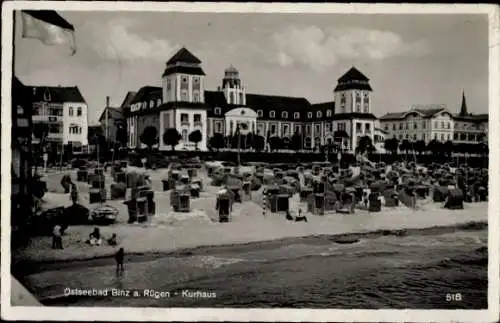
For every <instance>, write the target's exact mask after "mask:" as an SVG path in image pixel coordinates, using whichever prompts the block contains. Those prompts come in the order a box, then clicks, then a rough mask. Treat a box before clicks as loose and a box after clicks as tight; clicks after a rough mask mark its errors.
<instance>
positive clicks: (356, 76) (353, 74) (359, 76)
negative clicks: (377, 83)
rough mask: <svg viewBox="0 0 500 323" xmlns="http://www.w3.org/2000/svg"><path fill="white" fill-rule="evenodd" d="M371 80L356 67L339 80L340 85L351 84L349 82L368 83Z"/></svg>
mask: <svg viewBox="0 0 500 323" xmlns="http://www.w3.org/2000/svg"><path fill="white" fill-rule="evenodd" d="M369 80H370V79H369V78H367V77H366V76H365V75H364V74H363V73H361V72H360V71H359V70H358V69H357V68H356V67H354V66H353V67H351V69H350V70H348V71H347V72H346V73H345V74H344V75H342V76H341V77H340V78H339V79H338V82H339V83H344V82H349V81H365V82H368V81H369Z"/></svg>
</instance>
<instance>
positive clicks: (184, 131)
mask: <svg viewBox="0 0 500 323" xmlns="http://www.w3.org/2000/svg"><path fill="white" fill-rule="evenodd" d="M187 139H188V132H187V130H186V129H184V130H182V141H184V142H185V141H187Z"/></svg>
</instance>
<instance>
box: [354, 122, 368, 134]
mask: <svg viewBox="0 0 500 323" xmlns="http://www.w3.org/2000/svg"><path fill="white" fill-rule="evenodd" d="M362 129H363V124H362V123H360V122H356V133H362V132H363V130H362ZM371 130H372V128H371V124H369V123H365V133H371Z"/></svg>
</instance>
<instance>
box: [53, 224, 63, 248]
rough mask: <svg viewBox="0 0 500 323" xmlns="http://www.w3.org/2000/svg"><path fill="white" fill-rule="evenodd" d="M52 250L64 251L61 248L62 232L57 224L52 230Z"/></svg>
mask: <svg viewBox="0 0 500 323" xmlns="http://www.w3.org/2000/svg"><path fill="white" fill-rule="evenodd" d="M52 249H64V248H63V246H62V232H61V226H60V225H59V224H56V225H54V228H53V229H52Z"/></svg>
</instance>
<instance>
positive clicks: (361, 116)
mask: <svg viewBox="0 0 500 323" xmlns="http://www.w3.org/2000/svg"><path fill="white" fill-rule="evenodd" d="M350 119H365V120H366V119H369V120H376V119H377V117H376V116H374V115H373V114H372V113H360V112H352V113H338V114H334V115H332V117H331V118H328V120H350Z"/></svg>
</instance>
